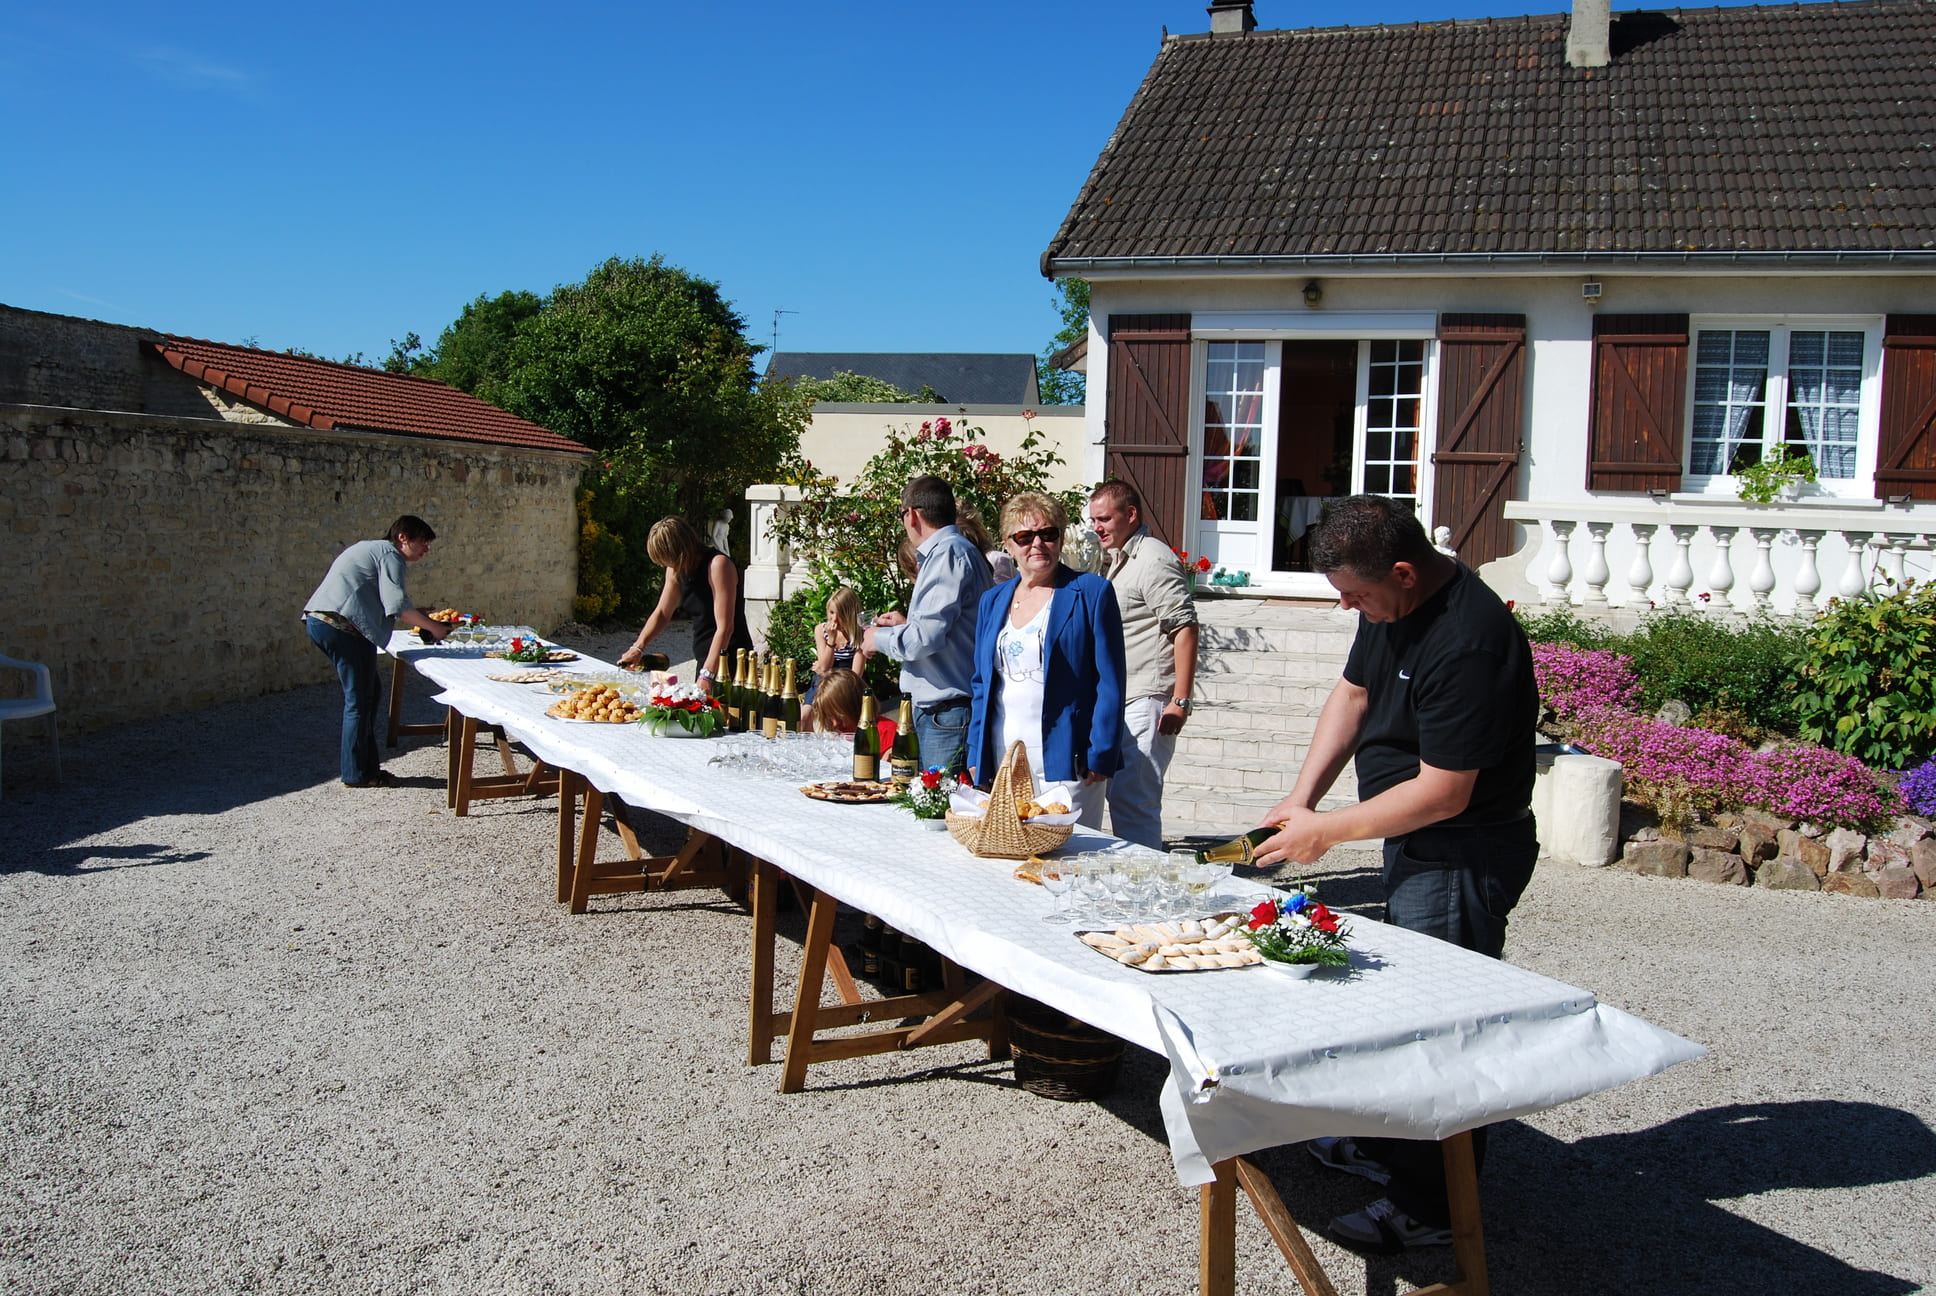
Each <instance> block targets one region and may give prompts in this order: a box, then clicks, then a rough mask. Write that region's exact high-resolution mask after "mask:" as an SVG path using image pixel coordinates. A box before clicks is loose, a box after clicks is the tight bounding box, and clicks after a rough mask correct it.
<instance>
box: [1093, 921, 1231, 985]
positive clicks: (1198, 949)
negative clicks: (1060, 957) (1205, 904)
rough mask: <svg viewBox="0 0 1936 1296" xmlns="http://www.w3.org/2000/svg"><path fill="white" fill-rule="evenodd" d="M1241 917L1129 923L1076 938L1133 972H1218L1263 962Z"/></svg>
mask: <svg viewBox="0 0 1936 1296" xmlns="http://www.w3.org/2000/svg"><path fill="white" fill-rule="evenodd" d="M1243 921H1244V920H1243V915H1241V914H1234V913H1227V914H1217V915H1215V916H1213V917H1210V918H1202V919H1198V918H1185V919H1182V920H1180V921H1170V922H1159V923H1131V924H1130V925H1129V926H1127V927H1118V928H1116V929H1115V930H1114V931H1078V932H1077V933H1076V939H1077V940H1079V941H1081V942H1082V943H1083V944H1084V945H1087V946H1088V947H1089V948H1090V949H1092V950H1094V951H1096V953H1098V954H1102V955H1105V956H1106V957H1109V958H1112V959H1115V960H1116V961H1117V962H1118V963H1121V964H1122V965H1123V966H1124V967H1132V968H1135V969H1136V970H1137V971H1138V972H1221V971H1223V970H1224V969H1226V968H1240V967H1252V966H1254V965H1257V964H1260V963H1262V962H1263V961H1264V956H1263V955H1262V954H1259V953H1258V952H1257V951H1256V950H1255V949H1254V948H1252V947H1251V943H1250V940H1249V938H1248V937H1246V936H1245V935H1244V934H1243Z"/></svg>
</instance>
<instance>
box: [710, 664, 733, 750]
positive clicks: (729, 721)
mask: <svg viewBox="0 0 1936 1296" xmlns="http://www.w3.org/2000/svg"><path fill="white" fill-rule="evenodd" d="M720 661H721V663H722V664H723V665H724V666H725V668H726V673H725V676H724V677H723V679H722V682H721V683H720V684H719V685H718V689H717V691H716V692H715V693H714V694H713V696H714V697H717V698H718V699H719V705H720V706H722V707H724V708H725V710H726V732H727V733H731V732H732V731H733V717H734V716H736V715H738V714H739V654H738V653H737V652H735V653H734V654H733V655H732V656H731V657H722V658H721V659H720Z"/></svg>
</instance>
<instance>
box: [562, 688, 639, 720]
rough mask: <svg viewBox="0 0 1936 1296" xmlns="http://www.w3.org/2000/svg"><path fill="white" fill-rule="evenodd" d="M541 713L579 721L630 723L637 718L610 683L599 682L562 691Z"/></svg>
mask: <svg viewBox="0 0 1936 1296" xmlns="http://www.w3.org/2000/svg"><path fill="white" fill-rule="evenodd" d="M545 714H546V715H548V716H553V717H555V718H556V719H559V720H576V721H578V722H579V723H580V724H631V723H632V722H633V721H634V720H637V719H638V718H639V709H638V707H637V706H636V705H634V704H633V703H631V702H629V701H627V700H626V699H625V698H623V697H621V696H620V695H619V691H618V690H617V689H615V688H613V687H612V686H611V685H609V684H599V685H596V686H594V687H592V688H587V689H578V690H577V691H575V692H571V693H567V694H565V695H564V696H563V697H561V698H559V699H558V700H557V701H556V702H553V703H552V704H551V705H550V706H549V707H547V708H546V709H545Z"/></svg>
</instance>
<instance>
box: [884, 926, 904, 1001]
mask: <svg viewBox="0 0 1936 1296" xmlns="http://www.w3.org/2000/svg"><path fill="white" fill-rule="evenodd" d="M880 968H881V980H882V981H884V982H886V983H887V984H888V985H890V986H893V987H894V988H895V989H896V990H898V989H900V986H901V977H902V970H901V933H900V932H898V931H895V930H894V929H893V928H892V927H888V926H883V927H882V928H881V959H880Z"/></svg>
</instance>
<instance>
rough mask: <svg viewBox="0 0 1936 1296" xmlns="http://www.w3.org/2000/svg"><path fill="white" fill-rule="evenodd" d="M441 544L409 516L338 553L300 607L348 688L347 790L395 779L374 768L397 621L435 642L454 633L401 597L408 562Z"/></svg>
mask: <svg viewBox="0 0 1936 1296" xmlns="http://www.w3.org/2000/svg"><path fill="white" fill-rule="evenodd" d="M436 538H437V533H436V532H435V531H432V530H431V529H430V524H429V523H428V522H426V521H424V520H423V519H422V518H420V517H417V516H416V515H414V514H410V513H406V514H404V515H403V516H402V517H400V518H398V519H397V520H396V521H395V522H392V523H391V524H390V534H389V536H388V538H386V539H383V540H359V541H357V542H356V543H355V544H353V545H351V546H350V547H349V548H347V549H345V550H344V551H343V552H342V553H340V554H337V555H336V561H335V562H333V563H331V564H330V565H329V574H328V575H327V576H325V577H323V583H322V584H321V585H318V586H317V587H316V592H315V593H314V594H311V595H310V596H309V601H308V602H307V603H305V604H304V605H303V624H304V626H305V627H307V628H308V630H309V640H310V642H311V643H313V644H315V645H316V646H317V647H318V648H320V649H322V652H323V655H324V656H325V657H327V658H329V660H330V663H331V664H332V665H334V666H335V667H336V677H337V678H338V679H339V680H341V681H342V683H343V752H342V775H343V782H344V783H346V784H347V785H349V786H350V787H358V788H366V787H390V786H394V785H395V783H396V781H397V780H396V776H395V775H393V774H391V773H389V772H388V771H386V770H385V769H384V768H383V767H382V766H381V765H379V764H378V763H377V754H376V718H377V713H378V710H379V708H378V705H377V702H378V694H379V691H380V686H379V683H378V680H377V673H376V650H377V648H378V646H379V645H382V644H387V643H389V642H390V631H391V630H392V629H393V628H394V627H395V626H396V623H397V622H399V621H401V622H403V623H404V624H405V625H408V626H415V627H416V628H417V629H419V630H423V631H425V632H426V633H428V634H429V635H430V636H431V637H432V638H434V639H442V638H443V637H444V636H445V635H447V634H449V633H450V627H448V626H442V625H438V624H437V623H436V622H435V621H432V620H431V619H430V618H429V617H427V616H425V615H424V614H423V613H421V612H419V611H418V610H417V609H416V608H414V607H411V606H410V596H409V595H408V594H407V593H406V592H405V591H404V584H403V582H404V564H406V563H414V562H422V561H423V560H424V558H425V557H426V556H427V555H428V554H429V553H430V542H431V541H433V540H435V539H436Z"/></svg>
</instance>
